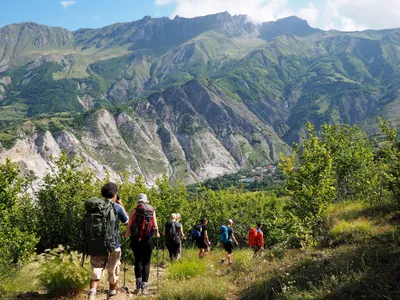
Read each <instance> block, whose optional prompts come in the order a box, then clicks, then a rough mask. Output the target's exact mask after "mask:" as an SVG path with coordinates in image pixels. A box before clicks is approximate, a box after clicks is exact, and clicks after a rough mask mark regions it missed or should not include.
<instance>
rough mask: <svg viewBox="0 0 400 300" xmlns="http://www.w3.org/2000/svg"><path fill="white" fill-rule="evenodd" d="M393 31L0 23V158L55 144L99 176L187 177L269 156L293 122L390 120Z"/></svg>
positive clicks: (34, 161)
mask: <svg viewBox="0 0 400 300" xmlns="http://www.w3.org/2000/svg"><path fill="white" fill-rule="evenodd" d="M399 88H400V29H390V30H389V29H388V30H367V31H363V32H340V31H333V30H331V31H323V30H319V29H316V28H312V27H310V26H309V25H308V23H307V22H306V21H304V20H302V19H299V18H297V17H288V18H285V19H280V20H277V21H275V22H266V23H262V24H256V23H253V22H251V20H250V19H249V18H248V17H247V16H243V15H239V16H231V15H230V14H229V13H227V12H225V13H219V14H215V15H209V16H205V17H197V18H192V19H187V18H182V17H178V16H177V17H175V18H174V19H172V20H171V19H169V18H151V17H144V18H143V19H142V20H139V21H134V22H128V23H117V24H113V25H110V26H107V27H104V28H99V29H79V30H77V31H74V32H70V31H68V30H66V29H63V28H59V27H48V26H43V25H39V24H35V23H20V24H11V25H7V26H5V27H3V28H0V130H1V131H0V141H1V145H2V148H1V150H0V158H1V159H3V160H4V159H5V158H6V157H11V158H12V159H13V160H14V161H17V162H19V163H20V165H21V167H22V168H23V169H24V170H26V171H27V172H33V174H34V175H35V176H36V177H38V178H40V177H42V176H43V175H44V174H45V173H46V172H47V171H48V169H49V168H50V167H51V166H52V160H51V157H52V156H57V155H59V154H60V153H61V151H66V152H67V153H68V154H70V155H74V154H79V155H81V156H83V157H84V158H85V161H86V164H87V165H88V166H89V167H91V168H92V169H93V170H95V172H96V174H97V176H99V177H104V176H105V171H106V170H107V171H108V172H110V174H111V177H112V178H115V177H118V176H119V175H118V173H119V172H125V171H128V172H129V173H130V176H131V177H132V178H134V177H135V176H137V175H139V174H141V175H143V176H144V178H145V180H146V181H147V182H148V183H149V184H152V183H154V181H155V179H156V178H157V177H159V176H160V175H162V174H167V175H168V176H169V178H170V179H171V180H172V181H175V180H178V179H182V180H184V182H185V183H193V182H197V181H200V180H204V179H207V178H212V177H216V176H218V175H221V174H225V173H229V172H235V171H237V170H239V169H240V168H247V167H253V166H261V165H266V164H269V163H272V162H276V161H277V160H278V159H279V154H280V153H289V152H290V145H291V143H293V142H299V141H300V140H301V138H302V136H304V125H305V123H306V122H307V121H311V122H313V123H314V124H316V125H317V126H319V125H321V124H323V123H348V124H360V126H362V127H363V128H364V129H365V130H367V131H368V132H369V133H370V134H374V133H376V131H377V117H378V116H382V117H383V118H385V119H388V120H390V121H391V122H392V123H393V124H394V125H397V124H399V123H400V122H399V121H400V114H399V110H400V102H399V96H398V95H399Z"/></svg>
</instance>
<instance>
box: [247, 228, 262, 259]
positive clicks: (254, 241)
mask: <svg viewBox="0 0 400 300" xmlns="http://www.w3.org/2000/svg"><path fill="white" fill-rule="evenodd" d="M261 228H262V224H261V223H257V228H251V229H250V230H249V238H248V242H249V244H250V246H251V248H252V249H253V251H254V257H256V256H257V254H258V253H259V251H260V250H264V234H263V232H262V231H261Z"/></svg>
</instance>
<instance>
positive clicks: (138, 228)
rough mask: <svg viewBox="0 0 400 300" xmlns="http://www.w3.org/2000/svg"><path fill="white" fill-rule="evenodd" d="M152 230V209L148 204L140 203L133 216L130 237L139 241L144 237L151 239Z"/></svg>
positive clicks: (153, 227)
mask: <svg viewBox="0 0 400 300" xmlns="http://www.w3.org/2000/svg"><path fill="white" fill-rule="evenodd" d="M154 229H155V224H154V208H153V207H152V206H151V205H149V204H146V203H140V204H139V205H138V206H137V207H136V212H135V215H134V216H133V220H132V224H131V237H135V238H138V239H139V241H140V240H141V239H142V238H143V237H144V236H146V237H151V236H152V235H153V233H154Z"/></svg>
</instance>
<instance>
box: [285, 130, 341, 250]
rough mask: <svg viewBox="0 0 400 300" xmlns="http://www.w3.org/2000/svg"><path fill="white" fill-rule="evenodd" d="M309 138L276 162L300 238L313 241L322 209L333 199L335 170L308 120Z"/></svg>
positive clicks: (317, 232) (320, 219)
mask: <svg viewBox="0 0 400 300" xmlns="http://www.w3.org/2000/svg"><path fill="white" fill-rule="evenodd" d="M307 130H308V138H307V140H305V141H304V143H303V145H302V147H303V149H300V148H299V147H298V146H295V147H294V151H295V154H296V155H297V160H296V156H295V155H292V156H290V157H284V156H281V160H282V161H281V163H280V164H279V166H280V168H281V169H282V171H283V172H284V173H285V174H286V176H287V182H286V187H287V189H288V191H289V192H290V195H291V201H290V202H289V204H288V209H289V210H290V212H291V213H292V216H293V218H294V220H298V221H299V222H297V225H298V226H299V228H298V234H299V237H300V239H301V240H304V241H306V242H311V243H314V242H315V237H316V236H318V235H319V233H320V232H321V230H322V229H323V226H322V213H323V212H324V210H325V209H326V207H327V205H328V204H329V203H331V202H332V201H333V199H335V190H336V189H335V172H334V167H333V158H332V155H331V153H330V151H329V149H328V147H327V146H326V145H325V144H324V143H322V142H321V140H320V138H318V136H317V133H316V131H315V130H314V126H313V125H312V124H310V123H308V124H307Z"/></svg>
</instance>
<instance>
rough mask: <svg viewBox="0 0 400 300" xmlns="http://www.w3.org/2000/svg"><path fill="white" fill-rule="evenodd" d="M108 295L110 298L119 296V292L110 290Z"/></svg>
mask: <svg viewBox="0 0 400 300" xmlns="http://www.w3.org/2000/svg"><path fill="white" fill-rule="evenodd" d="M107 295H108V298H110V297H113V296H116V295H117V291H116V290H109V291H108V293H107Z"/></svg>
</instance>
